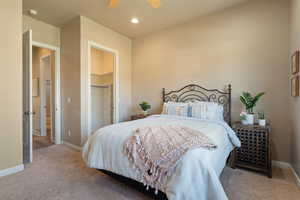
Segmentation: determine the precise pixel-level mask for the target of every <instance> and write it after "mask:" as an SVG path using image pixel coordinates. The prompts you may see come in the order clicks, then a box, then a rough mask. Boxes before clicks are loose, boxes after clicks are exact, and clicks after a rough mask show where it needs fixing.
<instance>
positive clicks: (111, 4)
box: [108, 0, 119, 8]
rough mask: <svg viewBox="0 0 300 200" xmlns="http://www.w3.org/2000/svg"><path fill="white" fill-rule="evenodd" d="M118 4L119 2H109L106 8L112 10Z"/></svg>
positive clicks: (117, 0) (112, 0)
mask: <svg viewBox="0 0 300 200" xmlns="http://www.w3.org/2000/svg"><path fill="white" fill-rule="evenodd" d="M118 4H119V0H109V3H108V7H110V8H114V7H116V6H117V5H118Z"/></svg>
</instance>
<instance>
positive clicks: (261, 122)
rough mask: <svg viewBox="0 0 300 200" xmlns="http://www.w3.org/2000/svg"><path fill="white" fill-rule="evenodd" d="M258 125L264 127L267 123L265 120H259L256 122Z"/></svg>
mask: <svg viewBox="0 0 300 200" xmlns="http://www.w3.org/2000/svg"><path fill="white" fill-rule="evenodd" d="M258 124H259V125H260V126H266V125H267V121H266V120H265V119H260V120H258Z"/></svg>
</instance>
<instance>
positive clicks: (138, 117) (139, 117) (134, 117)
mask: <svg viewBox="0 0 300 200" xmlns="http://www.w3.org/2000/svg"><path fill="white" fill-rule="evenodd" d="M149 116H150V115H143V114H139V115H132V116H131V120H138V119H144V118H146V117H149Z"/></svg>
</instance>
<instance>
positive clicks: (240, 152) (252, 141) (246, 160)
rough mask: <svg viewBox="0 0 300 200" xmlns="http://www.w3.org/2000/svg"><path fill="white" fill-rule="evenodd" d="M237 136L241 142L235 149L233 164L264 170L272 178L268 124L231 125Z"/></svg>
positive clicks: (238, 123)
mask: <svg viewBox="0 0 300 200" xmlns="http://www.w3.org/2000/svg"><path fill="white" fill-rule="evenodd" d="M233 129H234V130H235V132H236V134H237V136H238V137H239V138H240V140H241V142H242V146H241V148H239V149H237V150H236V152H235V153H236V155H235V164H234V165H235V166H236V167H241V168H247V169H252V170H255V171H260V172H264V173H266V174H267V175H268V177H269V178H272V164H271V142H270V126H269V125H266V126H264V127H263V126H259V125H243V124H241V123H240V122H237V123H235V124H234V125H233Z"/></svg>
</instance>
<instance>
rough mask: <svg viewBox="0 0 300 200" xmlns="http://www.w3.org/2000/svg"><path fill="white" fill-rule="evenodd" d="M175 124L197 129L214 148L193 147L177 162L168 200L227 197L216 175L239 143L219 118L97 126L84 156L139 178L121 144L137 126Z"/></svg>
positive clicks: (161, 119) (161, 117) (152, 119)
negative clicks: (206, 137) (215, 147)
mask: <svg viewBox="0 0 300 200" xmlns="http://www.w3.org/2000/svg"><path fill="white" fill-rule="evenodd" d="M166 124H177V125H183V126H188V127H191V128H193V129H197V130H199V131H201V132H202V133H204V134H205V135H207V136H208V137H209V138H210V139H211V140H212V141H213V142H214V143H215V144H216V145H217V146H218V148H217V149H215V150H207V149H200V148H199V149H193V150H190V151H188V152H187V153H186V154H185V155H184V156H183V157H182V159H181V161H180V162H179V163H178V165H177V167H176V171H175V173H174V174H173V175H172V176H171V177H170V178H169V179H168V181H167V184H166V187H165V188H164V189H163V192H165V193H166V194H167V197H168V199H169V200H226V199H227V196H226V194H225V192H224V190H223V187H222V185H221V183H220V180H219V176H220V174H221V172H222V170H223V169H224V167H225V164H226V160H227V158H228V156H229V153H230V152H231V151H232V150H233V148H234V146H237V147H239V146H240V145H241V143H240V141H239V139H238V138H237V137H236V135H235V133H234V132H233V131H232V129H231V128H230V127H229V126H228V125H227V124H226V123H225V122H222V121H208V120H200V119H195V118H187V117H179V116H170V115H154V116H151V117H148V118H145V119H141V120H136V121H130V122H123V123H119V124H115V125H111V126H107V127H104V128H101V129H99V130H98V131H96V132H95V133H94V135H92V136H91V137H89V139H88V141H87V143H86V144H85V146H84V148H83V159H84V161H85V162H86V164H87V165H88V166H89V167H91V168H97V169H104V170H108V171H111V172H114V173H116V174H119V175H122V176H125V177H128V178H131V179H134V180H137V181H140V180H139V174H138V172H137V171H136V170H134V169H132V168H131V167H130V164H129V161H128V158H127V157H126V156H125V155H124V154H123V144H124V142H125V140H126V139H127V138H129V137H130V136H131V135H132V132H133V130H135V129H137V128H138V127H143V126H151V125H166Z"/></svg>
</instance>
